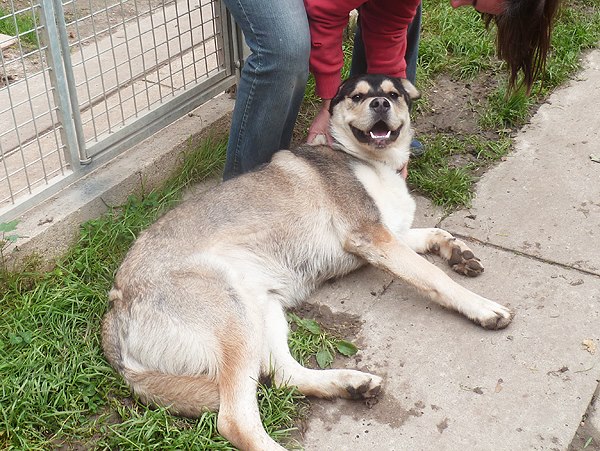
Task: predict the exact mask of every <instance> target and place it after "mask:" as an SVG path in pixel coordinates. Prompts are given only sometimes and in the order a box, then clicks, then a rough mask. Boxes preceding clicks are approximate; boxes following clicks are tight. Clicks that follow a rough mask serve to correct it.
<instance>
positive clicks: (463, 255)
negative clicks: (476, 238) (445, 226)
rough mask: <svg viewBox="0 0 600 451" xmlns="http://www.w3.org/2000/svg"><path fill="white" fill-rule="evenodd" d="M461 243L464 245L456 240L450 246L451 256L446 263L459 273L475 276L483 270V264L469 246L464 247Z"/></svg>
mask: <svg viewBox="0 0 600 451" xmlns="http://www.w3.org/2000/svg"><path fill="white" fill-rule="evenodd" d="M461 244H462V245H463V246H464V247H466V245H464V244H463V243H462V242H459V241H458V240H457V242H456V244H455V245H454V246H453V247H452V256H451V257H450V259H449V260H448V264H449V265H450V266H451V267H452V269H453V270H454V271H456V272H457V273H459V274H462V275H465V276H469V277H476V276H478V275H479V274H481V273H482V272H483V270H484V268H483V265H482V264H481V261H480V260H479V259H478V258H477V257H475V255H474V254H473V252H472V251H471V250H470V249H469V248H466V249H464V248H463V247H462V246H461Z"/></svg>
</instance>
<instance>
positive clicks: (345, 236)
mask: <svg viewBox="0 0 600 451" xmlns="http://www.w3.org/2000/svg"><path fill="white" fill-rule="evenodd" d="M417 95H418V92H417V91H416V90H415V89H414V87H413V86H412V85H410V83H408V82H406V81H402V80H398V79H391V78H388V77H384V76H376V75H369V76H362V77H359V78H354V79H351V80H348V81H347V82H346V83H344V84H343V85H342V87H341V88H340V90H339V92H338V95H337V96H336V97H335V98H334V99H333V101H332V106H331V113H332V120H331V132H332V136H333V138H334V141H335V145H334V146H333V148H331V147H328V146H304V147H300V148H299V149H297V150H295V151H287V150H284V151H281V152H278V153H277V154H276V155H275V156H274V157H273V160H272V162H271V163H269V164H268V165H266V166H264V167H263V168H261V169H260V170H257V171H256V172H252V173H249V174H245V175H242V176H240V177H238V178H235V179H233V180H230V181H228V182H225V183H222V184H221V185H219V186H217V187H216V188H215V189H213V190H212V191H210V192H209V193H208V194H207V195H205V196H203V197H201V198H198V199H194V200H191V201H187V202H185V203H183V204H182V205H180V206H178V207H177V208H175V209H173V210H172V211H170V212H169V213H167V214H166V215H165V216H164V217H163V218H161V219H160V220H159V221H157V222H156V224H154V225H153V226H152V227H150V228H149V229H148V230H147V231H145V232H144V233H142V234H141V235H140V237H139V238H138V240H137V241H136V243H135V244H134V245H133V247H132V249H131V250H130V251H129V254H128V255H127V257H126V259H125V261H124V262H123V264H122V266H121V268H120V269H119V271H118V273H117V276H116V280H115V283H114V287H113V289H112V291H111V292H110V302H111V308H110V310H109V311H108V313H107V314H106V316H105V318H104V323H103V330H102V341H103V347H104V352H105V355H106V357H107V359H108V360H109V361H110V363H111V364H112V365H113V366H114V368H116V369H117V370H118V371H119V373H121V374H122V375H123V377H124V378H125V380H126V381H127V383H128V384H129V385H130V386H131V388H132V389H133V391H134V392H135V393H136V394H137V395H138V396H139V397H140V398H141V399H142V401H144V402H147V403H152V404H157V405H162V406H168V407H169V408H170V409H171V410H172V411H173V412H175V413H177V414H180V415H185V416H197V415H199V414H200V413H201V412H202V411H203V410H204V409H219V416H218V428H219V431H220V432H221V434H222V435H223V436H224V437H226V438H227V439H228V440H229V441H231V443H233V444H234V445H235V446H237V447H239V448H241V449H245V450H273V449H282V448H281V447H280V446H279V445H278V444H277V443H275V442H274V441H273V440H272V439H271V438H269V436H268V435H267V434H266V433H265V431H264V429H263V426H262V424H261V421H260V417H259V412H258V407H257V401H256V384H257V381H258V380H259V376H260V375H261V373H266V372H269V371H273V374H274V378H275V382H276V383H277V384H285V383H288V384H291V385H296V386H298V388H299V390H300V391H301V392H302V393H305V394H306V395H312V396H320V397H325V398H332V397H337V396H340V397H345V398H363V397H370V396H375V395H376V394H377V393H378V392H379V390H380V387H381V383H382V379H381V378H380V377H378V376H375V375H372V374H368V373H363V372H360V371H354V370H340V369H335V370H311V369H306V368H304V367H302V366H301V365H300V364H298V363H297V362H296V361H295V360H294V359H293V358H292V356H291V355H290V352H289V349H288V345H287V334H288V325H287V322H286V318H285V315H284V310H285V309H286V308H288V307H292V306H295V305H297V304H298V303H300V302H302V301H303V300H304V299H306V298H307V296H309V295H310V293H311V292H312V291H313V290H314V289H315V288H316V287H318V286H319V285H320V284H321V283H322V282H323V281H325V280H327V279H330V278H332V277H339V276H342V275H344V274H347V273H348V272H350V271H352V270H354V269H356V268H358V267H360V266H362V265H364V264H366V263H370V264H372V265H375V266H377V267H379V268H382V269H385V270H387V271H389V272H391V273H392V274H394V275H395V276H397V277H398V278H400V279H402V280H404V281H405V282H407V283H409V284H411V285H413V286H415V287H416V288H417V289H419V290H420V291H421V292H422V293H423V294H425V295H426V296H429V297H430V298H431V299H433V300H434V301H436V302H438V303H439V304H441V305H443V306H445V307H447V308H449V309H452V310H457V311H459V312H461V313H462V314H464V315H465V316H467V317H468V318H470V319H472V320H473V321H475V322H477V323H479V324H480V325H482V326H483V327H485V328H490V329H496V328H503V327H506V326H507V325H508V323H509V322H510V320H511V313H510V311H509V310H508V309H506V308H505V307H503V306H501V305H499V304H496V303H495V302H492V301H490V300H488V299H485V298H483V297H481V296H478V295H477V294H474V293H472V292H470V291H469V290H467V289H465V288H463V287H461V286H460V285H458V284H457V283H455V282H453V280H452V279H451V278H449V277H448V276H447V275H446V274H445V273H444V272H443V271H441V270H440V269H438V268H437V267H436V266H434V265H432V264H431V263H428V262H427V260H425V259H424V258H422V257H420V256H419V255H417V252H418V253H426V252H434V253H437V254H439V255H441V256H442V257H443V258H444V259H446V260H447V261H448V262H449V263H450V265H451V266H452V267H453V268H454V269H455V270H456V271H457V272H459V273H462V274H466V275H469V276H473V275H477V274H479V273H480V272H481V271H482V270H483V267H482V266H481V264H480V263H479V260H478V259H477V258H475V257H474V256H473V253H472V252H471V250H470V249H469V248H468V247H467V246H466V245H465V244H464V243H463V242H461V241H459V240H457V239H455V238H453V237H452V236H451V235H450V234H449V233H448V232H445V231H443V230H440V229H411V228H410V227H411V223H412V220H413V213H414V209H415V203H414V201H413V199H412V198H411V197H410V195H409V193H408V190H407V188H406V184H405V182H404V180H403V178H402V177H401V176H400V175H399V174H398V171H399V170H400V169H402V168H403V167H404V165H405V164H406V163H407V161H408V157H409V145H410V142H411V138H412V131H411V128H410V122H409V108H408V104H409V103H410V99H411V98H414V97H416V96H417Z"/></svg>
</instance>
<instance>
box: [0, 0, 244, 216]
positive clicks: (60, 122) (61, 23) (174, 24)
mask: <svg viewBox="0 0 600 451" xmlns="http://www.w3.org/2000/svg"><path fill="white" fill-rule="evenodd" d="M236 36H237V33H236V32H235V30H234V28H233V26H232V24H231V21H230V20H229V17H228V15H227V14H226V12H225V9H224V6H223V5H222V4H221V2H220V1H219V0H171V1H169V0H167V1H159V0H143V1H138V0H120V1H115V0H111V1H109V0H63V1H61V0H42V1H41V2H35V1H33V0H2V2H0V47H1V51H0V221H2V220H3V218H8V217H14V216H15V215H16V214H18V213H19V212H21V211H23V210H25V209H26V208H29V207H30V206H31V205H33V204H35V203H36V202H38V201H39V200H40V199H42V198H44V197H45V196H48V195H51V194H53V192H56V191H57V190H59V189H60V188H61V187H62V186H64V185H66V184H67V183H71V182H72V181H73V180H74V179H75V178H77V177H79V176H80V175H81V174H83V173H85V172H87V171H89V170H90V168H91V167H94V166H95V165H97V164H100V163H101V162H102V161H103V158H104V159H106V158H109V157H111V156H113V155H114V154H116V153H118V152H120V151H122V150H123V149H124V148H126V147H128V146H130V145H132V144H133V143H134V142H137V141H140V140H141V139H144V138H145V137H147V136H149V135H150V134H151V133H153V132H155V131H156V130H158V129H159V128H160V127H163V126H164V125H166V124H167V123H168V122H171V121H172V120H174V119H176V118H177V117H180V116H182V115H184V114H185V113H187V112H188V111H190V110H191V109H192V108H194V107H196V106H198V105H200V104H201V103H203V102H205V101H206V100H208V99H209V98H211V97H213V96H214V95H215V94H217V93H218V92H220V91H223V90H224V89H226V88H227V87H229V86H231V85H232V84H234V83H235V62H236V61H237V59H238V55H239V52H238V45H239V44H238V42H237V40H236V39H235V37H236Z"/></svg>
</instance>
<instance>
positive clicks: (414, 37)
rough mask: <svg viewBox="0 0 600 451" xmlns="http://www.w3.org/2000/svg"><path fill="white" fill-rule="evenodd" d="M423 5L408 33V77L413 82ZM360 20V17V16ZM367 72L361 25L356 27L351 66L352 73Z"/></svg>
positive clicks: (415, 75) (415, 76)
mask: <svg viewBox="0 0 600 451" xmlns="http://www.w3.org/2000/svg"><path fill="white" fill-rule="evenodd" d="M421 6H422V5H419V7H418V8H417V13H416V14H415V17H414V18H413V21H412V22H411V24H410V26H409V27H408V31H407V34H406V55H404V59H405V60H406V78H408V79H409V80H410V82H411V83H412V84H415V80H416V78H417V58H418V57H419V35H420V33H421ZM359 22H360V17H359ZM365 73H367V58H366V55H365V46H364V43H363V40H362V35H361V32H360V25H359V26H357V27H356V33H355V35H354V49H353V53H352V65H351V67H350V74H351V75H358V74H365Z"/></svg>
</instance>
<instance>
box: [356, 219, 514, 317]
mask: <svg viewBox="0 0 600 451" xmlns="http://www.w3.org/2000/svg"><path fill="white" fill-rule="evenodd" d="M344 248H345V249H346V250H347V251H348V252H351V253H353V254H356V255H359V256H361V257H362V258H364V259H365V260H366V261H368V262H369V263H371V264H372V265H374V266H377V267H379V268H383V269H386V270H388V271H390V272H391V273H392V274H394V275H395V276H397V277H399V278H401V279H403V280H405V281H406V282H408V283H410V284H412V285H413V286H415V287H416V288H417V289H418V290H420V291H421V292H423V293H425V294H426V295H428V296H429V297H430V298H431V299H432V300H434V301H435V302H437V303H438V304H440V305H443V306H444V307H446V308H449V309H452V310H457V311H458V312H460V313H462V314H463V315H465V316H466V317H468V318H470V319H472V320H473V321H475V322H476V323H479V324H480V325H481V326H483V327H485V328H486V329H502V328H504V327H506V326H507V325H508V324H509V323H510V321H511V319H512V314H511V312H510V310H508V309H507V308H506V307H504V306H502V305H500V304H497V303H495V302H493V301H490V300H489V299H486V298H484V297H482V296H479V295H478V294H475V293H473V292H471V291H469V290H467V289H466V288H464V287H462V286H460V285H459V284H457V283H456V282H454V281H453V280H452V279H451V278H450V277H448V276H447V275H446V274H445V273H444V272H443V271H442V270H440V269H439V268H437V267H436V266H435V265H433V264H431V263H429V262H428V261H427V260H425V259H424V258H421V257H420V256H419V255H418V254H416V253H415V251H413V250H412V249H411V248H410V247H409V246H408V245H407V244H406V243H404V242H401V241H399V240H398V239H397V238H396V237H395V236H394V235H393V234H392V233H391V232H390V231H389V230H388V229H387V228H386V227H385V226H383V225H381V224H369V225H366V226H364V227H363V228H361V229H360V230H356V231H354V232H352V233H350V234H349V235H348V236H347V238H346V241H345V243H344Z"/></svg>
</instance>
